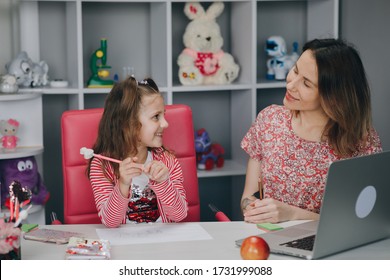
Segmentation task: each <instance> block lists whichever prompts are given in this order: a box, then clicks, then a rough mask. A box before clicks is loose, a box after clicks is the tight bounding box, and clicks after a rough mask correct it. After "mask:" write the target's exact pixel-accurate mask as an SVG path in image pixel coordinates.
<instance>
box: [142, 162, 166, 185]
mask: <svg viewBox="0 0 390 280" xmlns="http://www.w3.org/2000/svg"><path fill="white" fill-rule="evenodd" d="M143 171H144V173H145V174H146V175H148V176H149V178H150V179H152V180H153V181H156V182H157V183H161V182H164V181H165V180H167V179H168V178H169V170H168V167H166V165H165V164H164V163H162V162H161V161H157V160H153V161H151V162H149V163H147V164H145V166H144V170H143Z"/></svg>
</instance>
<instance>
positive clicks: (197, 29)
mask: <svg viewBox="0 0 390 280" xmlns="http://www.w3.org/2000/svg"><path fill="white" fill-rule="evenodd" d="M223 9H224V3H223V2H214V3H212V4H211V5H210V6H209V7H208V9H207V10H206V11H205V9H204V8H203V6H202V5H201V4H200V3H198V2H188V3H186V4H185V6H184V13H185V14H186V16H187V17H188V18H189V19H190V20H191V21H190V23H188V25H187V27H186V30H185V32H184V35H183V43H184V46H185V48H184V50H183V51H182V52H181V54H180V55H179V57H178V59H177V64H178V65H179V80H180V82H181V83H182V84H183V85H204V84H219V85H223V84H230V83H232V82H233V81H234V80H235V79H236V78H237V77H238V74H239V71H240V67H239V66H238V64H237V63H235V61H234V58H233V56H232V55H231V54H229V53H227V52H224V51H223V50H222V46H223V37H222V34H221V29H220V27H219V24H218V23H217V20H216V18H217V17H218V16H219V15H220V14H221V13H222V12H223Z"/></svg>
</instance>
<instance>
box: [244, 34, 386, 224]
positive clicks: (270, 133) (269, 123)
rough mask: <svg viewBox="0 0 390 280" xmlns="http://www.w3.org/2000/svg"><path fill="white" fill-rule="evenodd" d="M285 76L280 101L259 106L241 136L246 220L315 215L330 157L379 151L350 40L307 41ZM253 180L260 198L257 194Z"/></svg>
mask: <svg viewBox="0 0 390 280" xmlns="http://www.w3.org/2000/svg"><path fill="white" fill-rule="evenodd" d="M286 82H287V85H286V95H285V97H284V100H283V104H284V106H277V105H272V106H270V107H268V108H265V109H264V110H263V111H261V112H260V113H259V115H258V116H257V119H256V121H255V122H254V124H253V125H252V127H251V128H250V129H249V131H248V133H247V134H246V135H245V137H244V139H243V140H242V142H241V147H242V148H243V149H244V150H245V151H246V152H247V153H248V154H249V156H250V159H249V161H248V167H247V175H246V181H245V189H244V192H243V195H242V201H241V208H242V210H243V213H244V219H245V221H247V222H252V223H263V222H272V223H276V222H282V221H287V220H295V219H311V220H315V219H318V218H319V212H320V208H321V202H322V196H323V193H324V187H325V181H326V175H327V172H328V168H329V164H330V163H331V162H333V161H336V160H340V159H345V158H349V157H357V156H361V155H368V154H371V153H377V152H381V151H382V147H381V143H380V139H379V137H378V134H377V133H376V131H375V130H374V128H373V126H372V122H371V101H370V89H369V85H368V82H367V79H366V75H365V71H364V68H363V64H362V62H361V60H360V57H359V54H358V52H357V51H356V50H355V49H354V48H353V47H352V46H350V45H348V44H346V43H345V42H343V41H341V40H336V39H322V40H312V41H310V42H308V43H306V44H305V46H304V47H303V51H302V55H301V56H300V58H299V59H298V61H297V62H296V64H295V66H294V67H293V68H292V69H291V70H290V72H289V74H288V76H287V79H286ZM258 183H260V184H259V185H260V186H262V187H261V190H263V191H264V199H262V200H260V199H256V197H255V196H254V194H255V193H256V192H257V191H258V190H259V187H258ZM260 194H261V192H260Z"/></svg>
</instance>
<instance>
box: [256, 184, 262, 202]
mask: <svg viewBox="0 0 390 280" xmlns="http://www.w3.org/2000/svg"><path fill="white" fill-rule="evenodd" d="M257 186H258V188H259V196H260V199H263V186H262V184H261V181H259V182H258V183H257Z"/></svg>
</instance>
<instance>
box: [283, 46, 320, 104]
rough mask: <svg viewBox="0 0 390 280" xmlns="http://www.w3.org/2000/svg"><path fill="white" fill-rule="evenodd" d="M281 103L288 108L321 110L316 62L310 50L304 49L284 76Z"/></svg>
mask: <svg viewBox="0 0 390 280" xmlns="http://www.w3.org/2000/svg"><path fill="white" fill-rule="evenodd" d="M286 82H287V85H286V89H287V91H286V96H285V97H284V100H283V104H284V105H285V106H286V107H287V108H289V109H290V110H296V111H316V110H322V107H321V103H320V95H319V91H318V70H317V63H316V61H315V59H314V57H313V54H312V52H311V51H310V50H307V51H305V52H304V53H303V54H302V55H301V56H300V58H299V59H298V61H297V63H296V64H295V66H294V67H293V68H292V69H291V70H290V72H289V73H288V75H287V78H286Z"/></svg>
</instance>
